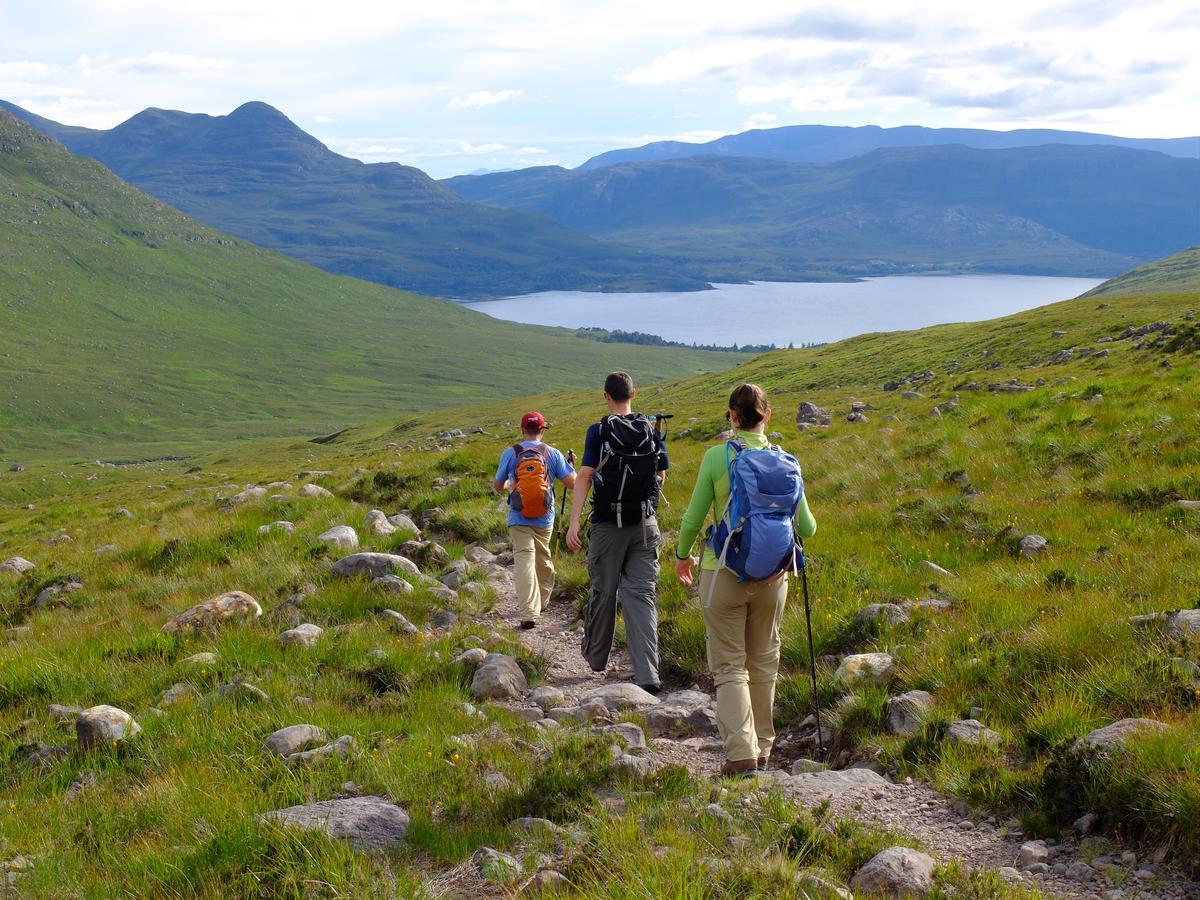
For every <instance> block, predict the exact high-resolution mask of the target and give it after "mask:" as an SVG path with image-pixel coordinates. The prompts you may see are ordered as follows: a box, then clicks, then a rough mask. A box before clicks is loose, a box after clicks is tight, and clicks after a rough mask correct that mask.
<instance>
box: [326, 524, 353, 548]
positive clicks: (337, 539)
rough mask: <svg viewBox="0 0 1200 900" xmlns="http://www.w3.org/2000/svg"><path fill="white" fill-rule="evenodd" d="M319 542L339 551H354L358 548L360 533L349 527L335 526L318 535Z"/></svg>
mask: <svg viewBox="0 0 1200 900" xmlns="http://www.w3.org/2000/svg"><path fill="white" fill-rule="evenodd" d="M317 540H318V541H320V542H321V543H323V544H328V545H329V546H330V547H333V548H334V549H337V550H353V549H354V548H355V547H357V546H358V532H356V531H355V530H354V529H353V528H351V527H350V526H349V525H334V526H333V527H332V528H330V529H329V530H328V531H323V532H321V533H320V534H319V535H317Z"/></svg>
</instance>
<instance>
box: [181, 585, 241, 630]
mask: <svg viewBox="0 0 1200 900" xmlns="http://www.w3.org/2000/svg"><path fill="white" fill-rule="evenodd" d="M261 615H262V607H261V606H259V605H258V601H257V600H255V599H254V598H253V597H251V596H250V595H249V594H247V593H245V592H244V591H227V592H226V593H224V594H221V595H220V596H219V597H213V599H211V600H205V601H204V602H203V603H197V604H196V605H195V606H190V607H188V608H187V609H185V610H184V611H183V612H181V613H179V614H178V615H176V616H175V617H174V618H172V619H170V620H169V621H168V622H167V623H166V624H165V625H163V627H162V633H163V634H174V633H175V632H177V631H186V630H192V631H205V630H208V629H211V628H216V627H218V626H220V625H224V624H225V623H227V622H235V621H239V622H240V621H246V620H248V619H257V618H258V617H259V616H261Z"/></svg>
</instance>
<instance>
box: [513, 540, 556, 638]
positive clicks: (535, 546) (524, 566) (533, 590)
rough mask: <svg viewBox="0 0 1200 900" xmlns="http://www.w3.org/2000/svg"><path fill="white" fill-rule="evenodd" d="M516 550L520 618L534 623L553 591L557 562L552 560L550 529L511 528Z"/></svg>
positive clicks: (514, 552) (514, 558) (514, 574)
mask: <svg viewBox="0 0 1200 900" xmlns="http://www.w3.org/2000/svg"><path fill="white" fill-rule="evenodd" d="M508 538H509V540H510V541H512V548H513V581H514V582H516V586H517V615H518V617H519V618H520V620H521V621H522V622H535V621H537V618H538V616H540V615H541V614H542V610H543V609H545V608H546V607H547V606H549V605H550V592H551V591H553V590H554V562H553V560H551V558H550V529H549V528H534V527H533V526H532V525H509V526H508Z"/></svg>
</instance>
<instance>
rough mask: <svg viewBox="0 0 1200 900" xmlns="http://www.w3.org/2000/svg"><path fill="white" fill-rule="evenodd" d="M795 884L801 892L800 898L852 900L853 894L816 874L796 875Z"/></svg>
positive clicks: (803, 873)
mask: <svg viewBox="0 0 1200 900" xmlns="http://www.w3.org/2000/svg"><path fill="white" fill-rule="evenodd" d="M796 884H797V885H798V886H799V888H800V890H801V891H802V892H803V893H802V894H801V895H800V896H802V897H805V898H811V900H833V898H835V897H836V898H837V900H854V894H853V893H851V892H850V891H848V890H847V889H846V888H844V887H842V886H841V885H839V884H837V883H836V882H834V881H830V880H829V879H828V878H826V877H825V876H823V875H821V874H819V873H817V872H801V873H798V874H797V875H796Z"/></svg>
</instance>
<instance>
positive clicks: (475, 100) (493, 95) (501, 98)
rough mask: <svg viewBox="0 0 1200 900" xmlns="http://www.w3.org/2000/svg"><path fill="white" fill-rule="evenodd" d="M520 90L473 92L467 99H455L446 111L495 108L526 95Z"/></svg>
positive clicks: (447, 106)
mask: <svg viewBox="0 0 1200 900" xmlns="http://www.w3.org/2000/svg"><path fill="white" fill-rule="evenodd" d="M524 93H525V91H524V90H522V89H520V88H518V89H516V90H514V89H512V88H505V89H504V90H502V91H495V92H493V91H472V92H471V93H469V94H467V95H466V96H465V97H454V98H453V99H451V100H450V102H449V103H447V104H446V109H483V108H484V107H485V106H495V105H496V104H497V103H507V102H508V101H509V100H515V99H516V98H517V97H520V96H521V95H522V94H524Z"/></svg>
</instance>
